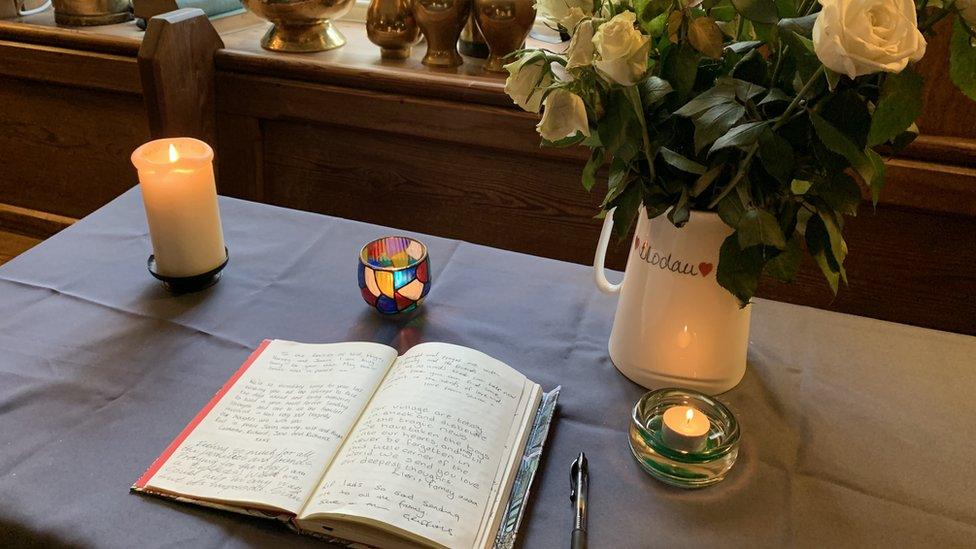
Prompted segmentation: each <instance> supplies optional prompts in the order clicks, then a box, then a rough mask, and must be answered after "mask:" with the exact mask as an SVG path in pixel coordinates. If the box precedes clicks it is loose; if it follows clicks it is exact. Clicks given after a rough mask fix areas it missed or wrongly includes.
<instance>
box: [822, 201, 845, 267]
mask: <svg viewBox="0 0 976 549" xmlns="http://www.w3.org/2000/svg"><path fill="white" fill-rule="evenodd" d="M817 215H818V216H819V217H820V220H821V221H823V224H824V228H826V229H827V240H828V242H829V243H830V254H831V255H832V256H833V259H834V261H835V262H836V263H837V270H838V272H839V273H840V277H841V279H842V280H843V281H844V282H845V283H846V282H847V272H846V271H845V270H844V260H845V259H847V242H845V241H844V235H843V234H842V233H841V226H840V223H838V220H837V218H836V217H835V216H834V214H833V213H832V212H826V211H824V210H821V209H820V208H817Z"/></svg>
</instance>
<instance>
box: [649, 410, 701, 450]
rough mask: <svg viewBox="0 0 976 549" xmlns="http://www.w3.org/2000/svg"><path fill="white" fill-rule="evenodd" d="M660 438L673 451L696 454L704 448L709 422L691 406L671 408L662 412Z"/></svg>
mask: <svg viewBox="0 0 976 549" xmlns="http://www.w3.org/2000/svg"><path fill="white" fill-rule="evenodd" d="M661 427H662V429H661V438H662V439H663V441H664V444H665V445H667V446H668V447H669V448H672V449H674V450H683V451H685V452H697V451H699V450H701V449H702V448H704V447H705V441H706V440H707V439H708V430H709V428H710V427H711V422H709V420H708V416H706V415H705V414H703V413H702V412H701V411H700V410H696V409H694V408H692V407H691V406H672V407H670V408H668V409H667V410H665V411H664V418H663V421H662V426H661Z"/></svg>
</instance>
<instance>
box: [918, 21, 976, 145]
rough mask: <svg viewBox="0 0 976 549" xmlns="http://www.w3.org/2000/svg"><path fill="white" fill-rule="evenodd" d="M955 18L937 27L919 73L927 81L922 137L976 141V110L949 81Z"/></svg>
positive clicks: (922, 117) (920, 120)
mask: <svg viewBox="0 0 976 549" xmlns="http://www.w3.org/2000/svg"><path fill="white" fill-rule="evenodd" d="M952 19H954V18H952V17H950V18H946V19H945V20H944V21H942V22H941V23H940V24H938V25H936V31H937V33H938V34H937V35H936V36H935V37H934V38H932V39H930V40H929V42H928V46H927V47H926V52H925V57H924V58H923V59H922V62H921V63H919V72H920V73H922V76H923V77H924V78H925V109H924V110H923V112H922V116H921V118H920V119H919V121H918V127H919V129H920V130H921V131H922V134H923V135H935V136H946V137H957V138H960V137H961V138H966V139H968V140H971V141H976V108H974V107H973V102H972V100H970V99H969V98H967V97H966V96H965V95H963V94H962V92H960V91H959V90H958V89H957V88H956V86H955V85H953V83H952V81H951V80H950V79H949V62H948V60H949V37H950V36H951V34H952V22H951V20H952Z"/></svg>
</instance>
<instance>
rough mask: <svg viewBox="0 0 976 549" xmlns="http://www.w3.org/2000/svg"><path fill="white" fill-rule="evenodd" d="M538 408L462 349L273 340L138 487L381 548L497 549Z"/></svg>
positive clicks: (517, 381) (504, 374) (533, 392)
mask: <svg viewBox="0 0 976 549" xmlns="http://www.w3.org/2000/svg"><path fill="white" fill-rule="evenodd" d="M542 397H543V393H542V390H541V388H540V387H539V385H537V384H535V383H533V382H532V381H530V380H528V379H527V378H526V377H525V376H523V375H522V374H520V373H519V372H517V371H515V370H514V369H512V368H510V367H509V366H506V365H505V364H503V363H501V362H499V361H498V360H495V359H493V358H491V357H489V356H487V355H485V354H483V353H480V352H478V351H474V350H472V349H468V348H465V347H459V346H456V345H449V344H445V343H425V344H421V345H417V346H416V347H414V348H412V349H410V350H409V351H408V352H407V353H405V354H404V355H403V356H399V357H398V356H397V351H396V350H395V349H393V348H391V347H387V346H385V345H380V344H376V343H334V344H302V343H295V342H291V341H281V340H274V341H265V342H263V343H262V344H261V346H260V347H259V348H258V349H257V350H256V351H255V352H254V353H253V354H252V355H251V356H250V358H248V360H247V361H246V362H245V363H244V364H243V365H242V366H241V367H240V369H239V370H238V371H237V372H236V373H235V374H234V375H233V376H232V377H231V378H230V380H228V381H227V383H226V384H225V385H224V386H223V387H222V388H221V389H220V391H219V392H218V393H217V394H216V395H215V396H214V398H213V399H212V400H211V401H210V402H209V403H208V404H207V405H206V406H205V407H204V408H203V410H201V411H200V413H199V414H198V415H197V416H196V417H195V418H194V419H193V420H192V421H191V422H190V424H189V425H187V426H186V428H185V429H184V430H183V432H181V433H180V434H179V436H177V438H176V440H174V441H173V442H172V443H171V444H170V446H169V447H168V448H167V449H166V450H165V451H164V452H163V454H162V455H160V456H159V457H158V458H157V459H156V461H155V462H153V464H152V465H151V466H150V467H149V469H148V470H147V471H146V473H145V474H144V475H143V476H142V477H141V478H140V479H139V480H138V481H136V483H135V485H134V486H133V487H132V488H133V489H134V490H136V491H141V492H148V493H152V494H156V495H161V496H166V497H171V498H175V499H180V500H184V501H192V502H194V503H198V504H202V505H210V506H214V507H218V508H224V509H229V510H232V511H238V512H243V513H248V514H252V515H259V516H269V517H275V518H281V519H285V520H288V521H289V522H290V523H291V524H292V525H293V526H294V527H295V528H296V529H297V530H298V531H300V532H303V533H311V534H317V535H324V536H327V537H329V538H334V539H340V540H345V541H349V542H355V543H361V544H366V545H372V546H381V547H400V546H411V547H412V546H417V545H423V546H433V547H451V548H455V547H462V548H484V547H492V546H493V545H494V544H495V540H496V535H497V534H498V532H499V526H500V525H502V524H503V521H506V520H510V516H511V513H510V512H509V509H508V502H509V496H510V492H511V490H512V485H513V483H514V482H515V477H516V475H517V474H518V472H519V468H520V467H519V466H520V462H521V461H522V456H523V450H524V449H525V446H526V442H527V440H528V439H529V436H530V433H531V432H532V431H533V426H534V423H535V419H536V413H537V410H538V409H539V406H540V400H541V399H542ZM549 414H550V417H551V410H550V411H549ZM548 419H549V418H548V417H547V418H546V420H545V427H546V428H547V427H548ZM533 436H535V435H533ZM543 436H544V434H543ZM540 446H541V442H540ZM534 470H535V469H534V467H533V468H532V472H533V473H534ZM529 481H530V482H531V476H530V478H529ZM520 484H525V481H524V479H522V480H521V481H520ZM520 510H521V509H520V508H519V511H520Z"/></svg>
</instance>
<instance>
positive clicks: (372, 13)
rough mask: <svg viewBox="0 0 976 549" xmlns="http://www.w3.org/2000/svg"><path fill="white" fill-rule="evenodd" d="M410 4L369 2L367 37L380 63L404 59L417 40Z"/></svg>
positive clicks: (405, 0) (385, 0) (398, 0)
mask: <svg viewBox="0 0 976 549" xmlns="http://www.w3.org/2000/svg"><path fill="white" fill-rule="evenodd" d="M410 2H411V0H372V1H371V2H370V3H369V8H368V9H367V10H366V36H367V37H368V38H369V41H370V42H372V43H374V44H376V45H377V46H379V47H380V56H381V57H382V58H383V59H406V58H407V57H410V48H411V47H412V46H413V45H414V44H416V43H417V39H418V38H420V27H418V26H417V22H416V21H415V20H414V18H413V10H412V9H411V8H410Z"/></svg>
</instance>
